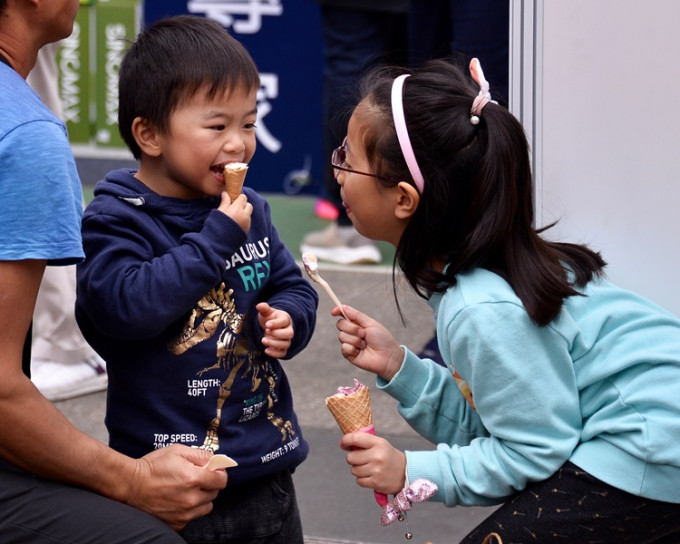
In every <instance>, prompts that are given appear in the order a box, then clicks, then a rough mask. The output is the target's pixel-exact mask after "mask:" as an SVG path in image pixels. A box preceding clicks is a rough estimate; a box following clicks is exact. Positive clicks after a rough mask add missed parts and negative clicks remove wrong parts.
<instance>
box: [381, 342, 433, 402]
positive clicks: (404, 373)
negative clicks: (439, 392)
mask: <svg viewBox="0 0 680 544" xmlns="http://www.w3.org/2000/svg"><path fill="white" fill-rule="evenodd" d="M401 347H402V348H403V350H404V360H403V361H402V364H401V368H400V369H399V370H398V371H397V373H396V374H395V375H394V376H393V377H392V379H391V380H390V381H389V382H388V381H387V380H384V379H383V378H381V377H380V376H378V377H377V378H376V386H377V387H378V389H379V390H381V391H385V392H386V393H388V394H389V395H390V396H392V397H395V398H397V399H400V401H402V404H407V405H411V404H412V403H413V402H415V401H417V400H418V398H419V397H420V393H421V391H422V390H423V389H424V388H425V386H426V384H427V380H428V375H429V373H428V371H427V367H428V365H429V364H431V363H425V362H424V361H423V360H422V359H420V358H419V357H418V356H417V355H416V354H415V353H413V352H412V351H411V350H410V349H408V348H407V347H406V346H404V345H402V346H401Z"/></svg>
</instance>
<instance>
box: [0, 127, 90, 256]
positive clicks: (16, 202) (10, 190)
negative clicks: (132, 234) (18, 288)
mask: <svg viewBox="0 0 680 544" xmlns="http://www.w3.org/2000/svg"><path fill="white" fill-rule="evenodd" d="M0 164H2V174H0V191H1V194H2V199H3V206H2V208H3V209H2V213H1V214H0V259H2V260H22V259H47V260H48V264H54V265H61V264H71V263H75V262H78V261H79V260H81V259H82V258H83V257H84V254H83V249H82V241H81V235H80V221H81V217H82V210H83V200H82V198H83V197H82V187H81V184H80V179H79V177H78V172H77V169H76V165H75V160H74V158H73V154H72V152H71V149H70V146H69V144H68V139H67V137H66V132H65V129H64V126H63V125H62V124H60V123H59V122H57V121H56V119H55V122H52V121H49V120H40V121H32V122H29V123H25V124H22V125H19V126H18V127H17V128H15V129H14V130H12V131H11V132H9V133H8V134H6V135H5V137H4V138H2V139H1V140H0Z"/></svg>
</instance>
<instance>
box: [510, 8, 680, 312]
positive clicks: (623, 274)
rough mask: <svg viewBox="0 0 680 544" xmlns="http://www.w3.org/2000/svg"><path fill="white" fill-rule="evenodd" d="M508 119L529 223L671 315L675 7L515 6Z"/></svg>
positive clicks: (679, 271)
mask: <svg viewBox="0 0 680 544" xmlns="http://www.w3.org/2000/svg"><path fill="white" fill-rule="evenodd" d="M511 15H512V16H511V24H512V29H511V108H512V110H513V112H514V113H515V114H516V115H517V116H518V117H519V118H520V120H521V121H522V122H523V123H524V126H525V128H526V130H527V133H528V135H529V137H530V140H531V144H532V154H533V159H534V160H533V167H534V176H535V180H536V205H537V224H538V225H539V226H540V225H545V224H547V223H550V222H551V221H554V220H556V219H559V223H558V226H557V227H555V228H554V229H552V231H549V232H551V233H552V234H550V237H551V238H553V239H562V240H568V241H575V242H584V243H587V244H589V245H590V246H591V247H593V248H595V249H597V250H600V251H601V252H602V254H603V256H604V258H605V260H606V261H607V262H608V263H609V266H608V268H607V271H608V276H609V277H610V278H611V279H612V280H614V281H615V282H616V283H618V284H619V285H621V286H624V287H627V288H629V289H631V290H634V291H637V292H639V293H641V294H643V295H645V296H647V297H648V298H650V299H652V300H653V301H655V302H657V303H659V304H661V305H662V306H664V307H666V308H667V309H669V310H671V311H673V312H674V313H676V314H678V315H680V283H679V281H678V280H679V279H680V159H679V158H678V155H679V152H678V147H679V146H680V138H679V137H678V134H679V132H680V27H679V26H678V21H680V1H678V0H644V1H643V2H641V1H640V0H534V1H529V0H524V1H523V0H513V1H512V2H511Z"/></svg>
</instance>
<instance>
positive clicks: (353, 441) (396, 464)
mask: <svg viewBox="0 0 680 544" xmlns="http://www.w3.org/2000/svg"><path fill="white" fill-rule="evenodd" d="M340 447H341V448H342V449H343V450H345V451H348V452H349V453H348V454H347V463H348V464H349V465H352V475H353V476H354V477H355V478H356V480H357V484H358V485H360V486H361V487H368V488H371V489H374V490H375V491H379V492H380V493H386V494H389V495H396V494H397V493H399V492H400V491H401V490H402V489H404V486H405V485H406V454H405V453H404V452H402V451H400V450H398V449H396V448H395V447H394V446H392V445H391V444H390V443H389V442H388V441H387V440H385V439H384V438H380V437H378V436H375V435H372V434H369V433H363V432H356V433H348V434H346V435H345V436H343V437H342V440H341V441H340Z"/></svg>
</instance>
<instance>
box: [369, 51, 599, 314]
mask: <svg viewBox="0 0 680 544" xmlns="http://www.w3.org/2000/svg"><path fill="white" fill-rule="evenodd" d="M400 73H405V71H404V70H402V69H396V68H393V67H392V68H390V67H387V68H378V69H377V70H375V71H373V72H372V73H371V74H369V75H368V76H367V77H366V78H365V79H364V81H363V83H362V89H361V96H362V97H364V98H363V102H362V103H360V106H359V108H358V110H357V112H356V115H357V121H358V122H360V123H363V128H364V133H363V134H364V141H363V144H364V146H365V149H366V154H367V158H368V160H369V163H370V164H371V166H372V168H373V169H374V171H375V173H377V174H381V175H385V176H396V177H397V179H402V180H408V181H410V182H411V183H412V178H411V175H410V173H409V171H408V168H407V166H406V162H405V160H404V158H403V155H402V152H401V148H400V147H399V142H398V140H397V136H396V132H395V129H394V121H393V118H392V109H391V89H392V82H393V81H394V78H395V77H396V75H398V74H400ZM410 73H411V76H410V77H408V78H407V79H406V80H405V84H404V88H403V105H404V115H405V118H406V125H407V127H408V133H409V137H410V140H411V144H412V146H413V150H414V153H415V156H416V159H417V162H418V165H419V167H420V170H421V172H422V174H423V177H424V179H425V187H424V191H423V193H422V195H421V197H420V204H419V206H418V208H417V210H416V212H415V214H414V215H413V217H412V219H411V221H410V222H409V224H408V226H407V227H406V229H405V231H404V233H403V235H402V237H401V239H400V241H399V243H398V246H397V250H396V254H395V265H396V264H397V263H398V265H399V268H401V270H402V271H403V273H404V276H405V277H406V279H407V281H408V282H409V284H410V285H411V286H412V287H413V288H414V289H415V290H416V292H417V293H418V294H419V295H420V296H422V297H425V298H427V297H429V295H430V294H431V293H432V292H443V291H445V290H446V289H447V288H448V287H450V286H453V285H455V284H456V275H457V274H459V273H462V272H466V271H469V270H472V269H474V268H478V267H481V268H485V269H488V270H490V271H492V272H495V273H497V274H498V275H500V276H502V277H503V278H505V280H506V281H507V282H508V283H509V284H510V285H511V286H512V288H513V289H514V291H515V293H516V294H517V296H518V297H519V298H520V300H521V301H522V303H523V305H524V307H525V309H526V311H527V312H528V314H529V316H530V317H531V319H532V320H533V321H534V322H535V323H536V324H538V325H547V324H548V323H550V322H551V321H552V320H553V319H555V317H556V316H557V315H558V313H559V311H560V309H561V307H562V304H563V302H564V299H565V298H566V297H569V296H573V295H577V294H579V293H578V291H577V288H578V287H583V286H584V285H585V284H586V283H587V282H588V281H590V280H591V279H593V277H594V276H599V275H601V274H602V273H603V268H604V266H605V265H606V263H605V262H604V260H603V259H602V257H601V256H600V254H599V253H596V252H594V251H592V250H591V249H589V248H588V247H586V246H584V245H578V244H570V243H559V242H551V241H548V240H545V239H543V238H542V237H541V236H540V234H541V232H543V231H544V230H546V229H547V228H550V227H551V226H553V225H549V226H548V227H546V228H544V229H540V230H536V228H535V227H534V202H533V198H534V197H533V181H532V177H531V164H530V160H529V145H528V142H527V139H526V135H525V133H524V129H523V127H522V125H521V124H520V123H519V121H518V120H517V119H516V118H515V117H514V116H513V115H512V114H511V113H510V112H509V111H508V110H507V109H505V108H504V107H502V106H499V105H497V104H494V103H491V102H490V103H488V104H487V105H486V106H485V107H484V109H483V111H482V113H481V115H480V122H479V124H477V125H474V124H472V123H471V120H470V109H471V107H472V102H473V100H474V98H475V96H477V94H478V93H479V87H478V86H477V85H476V84H475V83H474V81H473V80H472V78H471V77H470V76H469V75H468V74H467V72H466V71H464V70H463V69H462V68H461V67H458V66H456V65H454V64H452V63H451V62H449V61H445V60H433V61H429V62H427V63H425V64H423V65H422V66H420V67H419V68H418V69H416V70H414V71H412V72H410ZM491 84H492V85H493V82H491ZM492 92H493V87H492ZM388 184H389V183H388ZM437 262H439V263H448V267H447V268H446V270H445V273H443V274H442V273H440V272H437V271H436V270H434V268H433V264H434V263H437ZM395 290H396V287H395Z"/></svg>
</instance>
